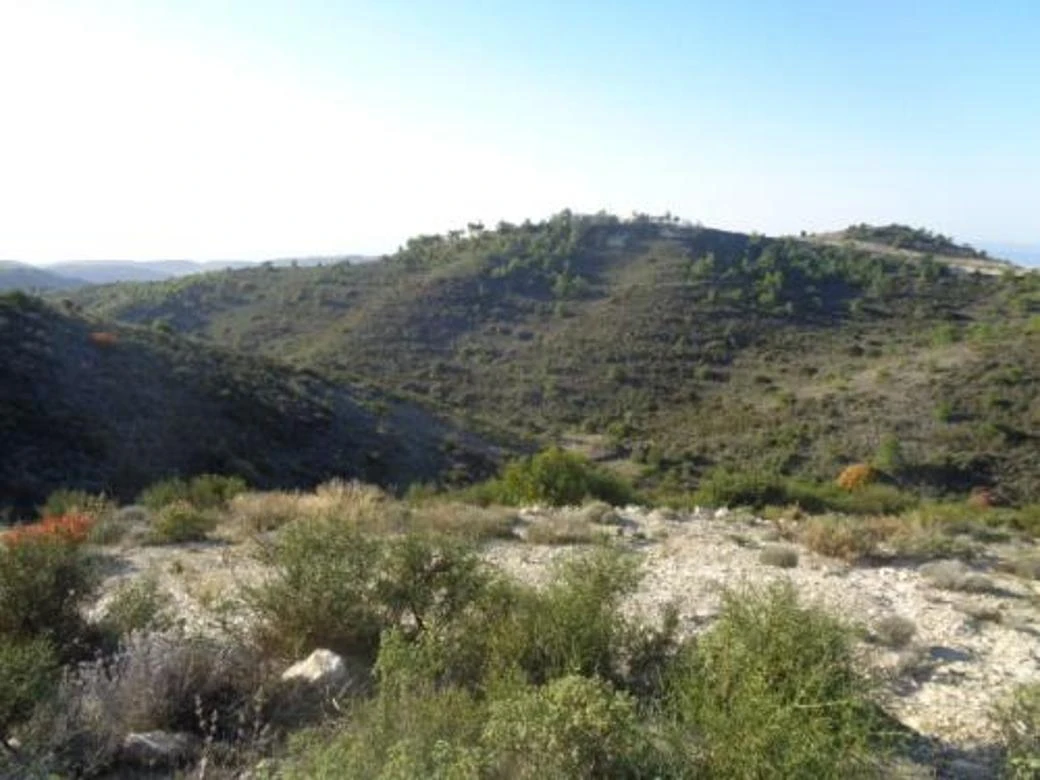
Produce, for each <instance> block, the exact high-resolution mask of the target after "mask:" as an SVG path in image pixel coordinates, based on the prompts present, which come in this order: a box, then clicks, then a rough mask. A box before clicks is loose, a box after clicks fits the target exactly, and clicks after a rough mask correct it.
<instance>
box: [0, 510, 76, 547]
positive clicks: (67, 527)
mask: <svg viewBox="0 0 1040 780" xmlns="http://www.w3.org/2000/svg"><path fill="white" fill-rule="evenodd" d="M93 526H94V519H93V518H92V517H90V516H88V515H81V514H67V515H60V516H57V517H45V518H43V520H40V521H39V522H38V523H29V524H28V525H23V526H19V527H18V528H13V529H11V530H10V531H7V532H6V533H4V534H3V535H2V537H0V539H2V541H3V543H4V544H5V545H6V546H8V547H13V546H15V545H17V544H22V543H24V542H26V541H29V540H34V539H54V540H58V541H62V542H68V543H69V544H82V543H83V542H85V541H86V540H87V535H88V534H89V533H90V529H91V528H92V527H93Z"/></svg>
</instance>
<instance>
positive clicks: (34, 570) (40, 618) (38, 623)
mask: <svg viewBox="0 0 1040 780" xmlns="http://www.w3.org/2000/svg"><path fill="white" fill-rule="evenodd" d="M96 583H97V578H96V572H95V569H94V567H93V566H92V565H91V562H90V560H89V559H88V558H87V557H86V556H85V555H84V554H83V552H82V551H81V549H80V548H79V547H78V545H76V544H74V543H72V542H69V541H68V540H66V539H64V538H62V537H60V536H55V535H50V534H47V535H30V536H26V537H21V538H18V540H17V542H15V543H12V542H11V540H10V539H5V543H4V544H0V637H4V638H7V639H10V640H23V641H29V640H33V639H36V638H43V639H47V640H49V641H50V642H51V644H52V646H53V647H54V648H55V649H56V650H57V652H58V653H59V655H61V656H62V657H63V658H69V657H72V656H75V655H76V654H78V653H79V652H82V650H83V649H84V648H83V646H82V642H83V640H84V637H85V633H86V626H85V623H84V621H83V619H82V617H81V607H82V606H83V605H84V604H85V603H87V602H88V601H89V600H90V598H91V597H92V595H93V593H94V589H95V586H96Z"/></svg>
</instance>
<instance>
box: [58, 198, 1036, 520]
mask: <svg viewBox="0 0 1040 780" xmlns="http://www.w3.org/2000/svg"><path fill="white" fill-rule="evenodd" d="M903 251H908V250H900V252H903ZM962 259H963V258H961V257H959V256H958V257H944V256H933V257H928V256H923V255H920V256H915V257H913V258H907V257H904V256H902V255H900V254H892V253H889V252H882V251H875V250H873V249H869V248H863V247H860V246H858V245H855V244H853V245H844V244H843V245H830V244H827V243H823V242H820V241H815V240H804V241H803V240H797V239H771V238H766V237H762V236H748V235H742V234H736V233H727V232H723V231H717V230H711V229H705V228H700V227H693V226H690V225H684V224H678V223H676V222H675V221H674V220H672V219H670V218H669V219H653V218H650V217H646V216H640V217H637V218H635V219H633V220H628V221H621V220H619V219H617V218H615V217H612V216H609V215H603V214H600V215H596V216H590V217H579V216H576V215H573V214H571V213H570V212H563V213H561V214H559V215H557V216H555V217H553V218H552V219H550V220H548V221H546V222H543V223H539V224H530V223H526V224H524V225H520V226H515V225H508V224H502V225H500V226H498V228H497V229H495V230H487V229H484V228H483V226H480V225H472V226H470V230H469V231H467V232H463V231H452V232H450V233H449V234H447V235H444V236H422V237H418V238H415V239H413V240H411V241H409V242H408V244H407V245H406V246H405V247H403V248H402V249H401V250H400V251H399V252H397V253H396V254H394V255H392V256H390V257H388V258H386V259H384V260H383V261H381V262H378V263H374V264H369V265H364V266H349V265H334V266H326V267H319V268H295V269H294V268H272V267H268V268H259V269H249V270H243V271H234V272H224V273H219V274H211V275H208V276H205V277H197V278H188V279H182V280H176V281H172V282H165V283H160V284H155V285H117V286H112V287H98V288H91V289H85V290H82V291H78V292H77V293H76V295H75V296H74V297H75V300H76V301H77V302H78V303H79V304H80V305H82V306H84V307H85V308H86V310H88V311H90V312H93V313H95V314H98V315H100V316H105V317H113V318H119V319H122V320H126V321H128V322H134V323H141V324H155V325H158V326H160V327H164V328H166V327H168V328H172V329H173V330H176V331H180V332H184V333H189V334H192V335H196V336H200V337H203V338H205V339H208V340H210V341H212V342H215V343H220V344H223V345H225V346H228V347H233V348H238V349H242V350H245V351H247V352H260V353H265V354H268V355H274V356H278V357H279V358H280V359H286V360H291V361H292V362H293V363H295V364H297V365H299V366H305V367H309V368H312V369H314V370H317V371H320V372H321V373H323V374H327V375H329V376H334V377H340V378H346V377H351V378H365V379H366V380H370V381H372V382H375V383H377V384H379V385H381V386H383V387H385V388H389V389H391V390H393V391H394V392H396V393H400V394H404V395H407V396H411V397H414V398H416V399H419V400H421V401H423V402H424V403H427V404H431V405H433V406H435V407H436V408H439V409H441V410H443V411H445V412H449V413H452V414H454V415H456V416H458V417H460V418H461V419H464V420H465V421H466V422H467V423H468V424H470V425H473V424H476V423H481V424H485V425H494V426H498V427H500V428H505V429H508V430H510V431H513V432H519V433H523V434H527V435H533V436H536V437H541V438H542V439H543V440H549V439H557V438H560V437H563V436H572V437H573V436H574V435H579V436H580V437H582V440H583V441H584V442H585V443H586V444H588V445H593V449H594V450H596V451H597V452H599V453H600V454H601V455H602V456H604V457H621V456H631V457H633V458H634V459H635V460H636V461H638V462H640V463H641V464H642V473H641V475H640V476H641V479H642V480H643V483H644V484H645V485H656V486H658V487H659V488H661V489H666V490H681V489H684V488H689V487H692V486H694V485H696V483H697V482H698V480H699V479H700V478H702V477H703V475H704V474H706V473H708V472H709V471H711V470H714V469H718V468H738V469H741V470H752V471H759V472H778V473H781V474H787V475H795V476H801V477H809V478H814V479H832V478H833V476H834V474H835V473H836V472H837V471H838V470H839V469H840V468H841V467H842V466H844V465H846V464H848V463H850V462H855V461H862V460H875V461H878V462H884V465H885V466H886V470H887V471H889V472H890V473H892V474H893V476H894V478H896V479H898V480H899V481H900V482H902V483H904V484H905V485H907V486H911V487H914V488H917V489H920V490H923V491H925V492H933V493H934V492H944V491H953V492H959V493H962V494H963V493H966V492H967V491H968V490H969V489H970V488H972V487H977V486H983V485H986V486H990V487H995V488H997V492H998V494H999V495H1000V496H1001V497H1002V498H1004V499H1006V500H1010V501H1023V500H1036V499H1038V498H1040V474H1037V473H1036V471H1035V464H1036V463H1037V462H1038V461H1040V444H1038V442H1040V438H1038V437H1040V405H1038V404H1040V401H1038V398H1040V392H1038V391H1040V319H1038V315H1040V276H1038V275H1036V274H1018V275H1016V274H1002V275H999V276H998V275H985V274H964V273H960V272H957V271H955V270H953V269H951V268H950V265H949V264H950V263H954V262H955V261H959V260H962Z"/></svg>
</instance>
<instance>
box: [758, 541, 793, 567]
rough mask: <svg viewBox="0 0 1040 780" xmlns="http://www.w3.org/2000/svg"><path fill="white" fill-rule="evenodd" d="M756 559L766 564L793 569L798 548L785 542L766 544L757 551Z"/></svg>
mask: <svg viewBox="0 0 1040 780" xmlns="http://www.w3.org/2000/svg"><path fill="white" fill-rule="evenodd" d="M758 559H759V561H761V562H762V563H764V564H765V565H766V566H778V567H780V568H781V569H793V568H794V567H795V566H797V565H798V550H796V549H795V548H794V547H791V546H789V545H786V544H767V545H766V546H765V547H763V548H762V550H761V552H759V554H758Z"/></svg>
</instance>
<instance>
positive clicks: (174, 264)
mask: <svg viewBox="0 0 1040 780" xmlns="http://www.w3.org/2000/svg"><path fill="white" fill-rule="evenodd" d="M369 260H371V258H370V257H367V256H365V255H335V256H330V257H302V258H280V259H272V260H266V261H264V264H267V265H273V266H311V265H323V264H326V263H342V262H355V263H358V262H360V263H363V262H367V261H369ZM258 265H261V263H257V262H252V261H248V260H140V261H129V260H71V261H67V262H61V263H55V264H53V265H50V266H48V270H50V271H52V272H55V273H59V274H61V275H63V276H74V277H77V278H79V279H82V280H85V281H86V282H87V283H89V284H113V283H116V282H156V281H162V280H164V279H175V278H177V277H181V276H189V275H191V274H203V273H210V272H212V271H224V270H227V269H233V268H251V267H255V266H258Z"/></svg>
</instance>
